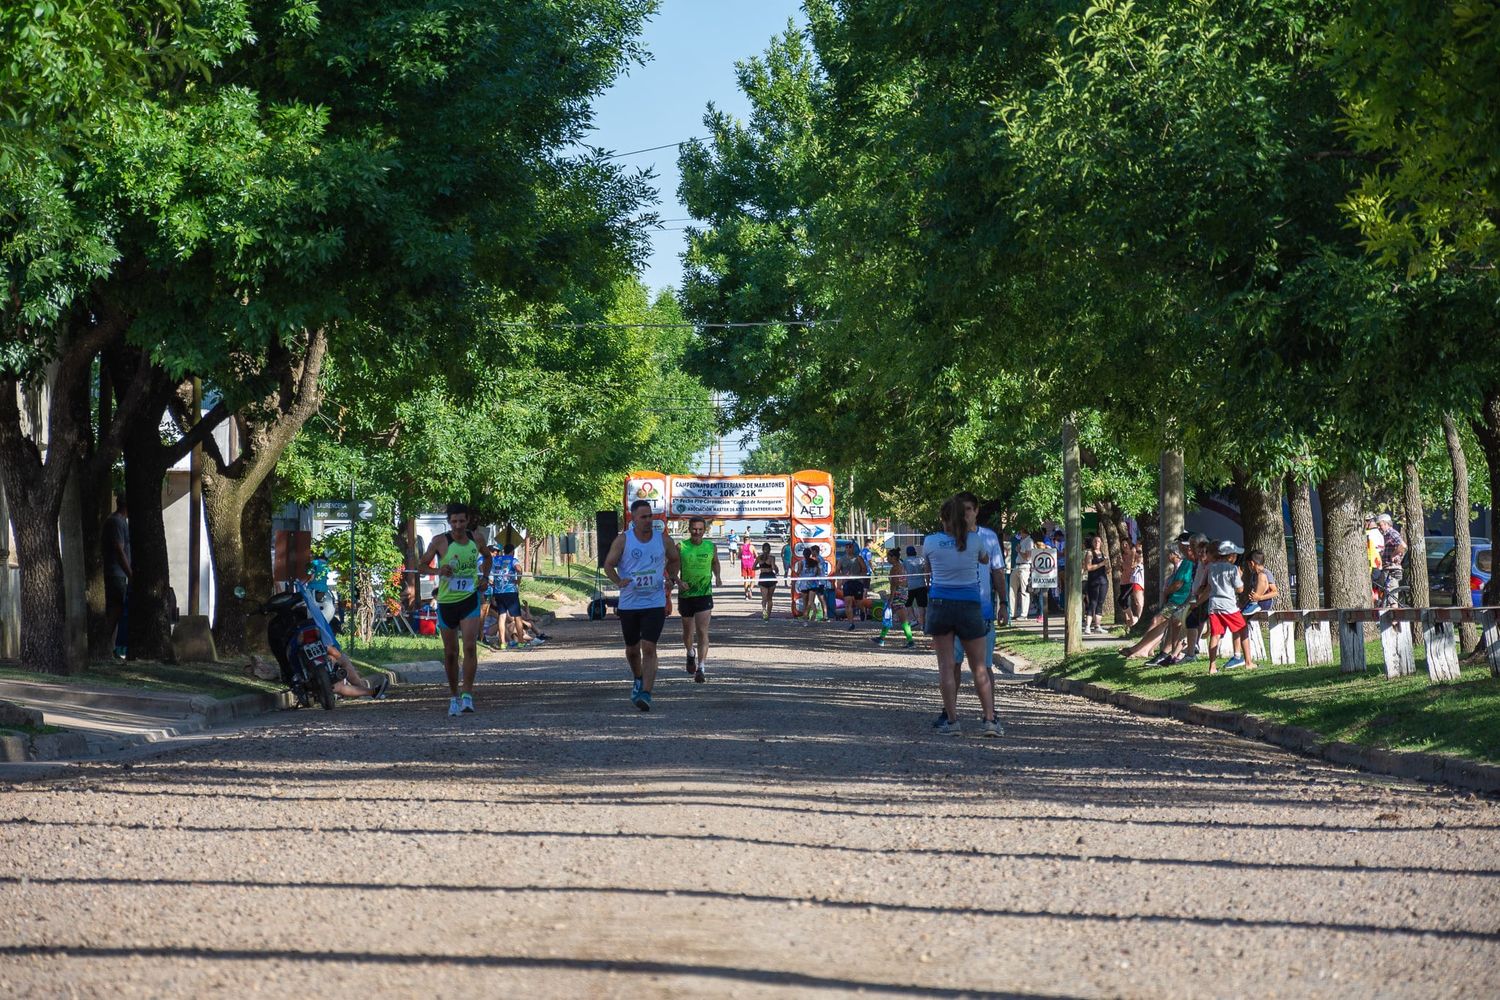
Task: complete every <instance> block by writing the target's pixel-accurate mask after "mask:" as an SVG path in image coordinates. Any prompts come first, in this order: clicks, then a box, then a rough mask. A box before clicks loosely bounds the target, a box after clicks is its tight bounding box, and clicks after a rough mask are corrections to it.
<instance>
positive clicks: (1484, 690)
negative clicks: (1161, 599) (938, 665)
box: [1000, 633, 1500, 763]
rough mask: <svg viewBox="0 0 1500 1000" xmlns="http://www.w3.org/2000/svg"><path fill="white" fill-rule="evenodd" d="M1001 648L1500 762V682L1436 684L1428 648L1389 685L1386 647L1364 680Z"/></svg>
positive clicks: (1341, 734) (1045, 647) (1170, 691)
mask: <svg viewBox="0 0 1500 1000" xmlns="http://www.w3.org/2000/svg"><path fill="white" fill-rule="evenodd" d="M1000 645H1001V646H1002V647H1004V648H1005V649H1008V650H1013V651H1015V652H1016V653H1018V654H1020V655H1021V656H1023V657H1025V658H1026V659H1028V660H1030V661H1031V662H1032V663H1033V664H1034V665H1035V666H1036V667H1037V668H1039V669H1042V670H1044V671H1045V672H1047V673H1049V674H1055V675H1057V676H1061V677H1068V678H1070V679H1072V680H1077V681H1086V682H1089V683H1093V684H1099V685H1101V686H1104V687H1108V688H1112V689H1116V690H1128V691H1131V692H1133V693H1135V694H1140V695H1145V696H1147V697H1151V698H1175V699H1180V700H1183V701H1190V702H1193V703H1195V704H1199V705H1204V706H1207V707H1209V708H1216V709H1233V710H1236V711H1243V712H1251V713H1253V714H1255V715H1258V716H1260V717H1262V718H1264V719H1268V720H1271V721H1274V722H1280V723H1283V724H1288V725H1294V726H1302V727H1304V728H1306V729H1311V730H1313V731H1314V732H1317V733H1320V734H1322V735H1323V736H1325V737H1327V738H1329V739H1336V740H1343V741H1345V742H1348V743H1359V744H1363V745H1367V746H1375V747H1381V748H1385V749H1390V750H1425V751H1430V752H1438V753H1452V754H1458V755H1460V756H1464V757H1470V758H1474V759H1477V760H1484V761H1489V762H1491V763H1500V678H1494V677H1491V676H1490V668H1489V664H1488V663H1481V664H1479V665H1477V666H1466V667H1464V669H1463V671H1462V674H1461V676H1460V678H1459V680H1457V681H1453V682H1449V683H1446V684H1432V683H1429V681H1428V679H1427V674H1426V669H1425V664H1424V662H1423V661H1424V655H1425V651H1424V650H1423V648H1422V647H1420V646H1418V647H1417V649H1416V660H1417V672H1416V673H1415V674H1414V675H1412V676H1410V677H1402V678H1399V679H1396V680H1387V679H1386V676H1385V669H1384V666H1383V663H1384V661H1383V658H1382V655H1381V651H1380V643H1379V642H1378V641H1377V642H1374V643H1372V644H1371V646H1370V647H1369V648H1368V649H1367V650H1366V662H1367V663H1369V665H1370V666H1369V669H1368V670H1366V672H1365V673H1363V674H1345V673H1342V672H1340V670H1339V667H1338V664H1337V663H1335V664H1333V665H1331V666H1323V667H1309V666H1301V665H1298V666H1273V665H1271V663H1270V662H1269V661H1267V662H1266V663H1264V664H1263V665H1262V666H1259V667H1258V668H1257V669H1255V670H1253V671H1245V670H1234V671H1228V672H1224V671H1221V672H1220V673H1219V674H1218V675H1216V676H1213V677H1210V676H1209V674H1208V667H1207V663H1206V661H1205V660H1203V659H1201V658H1200V659H1199V660H1197V661H1196V662H1194V663H1188V664H1182V665H1180V666H1175V667H1148V666H1145V664H1144V662H1143V661H1141V660H1131V661H1129V663H1128V664H1127V663H1126V661H1125V659H1124V658H1123V657H1122V656H1120V654H1119V653H1118V652H1116V651H1114V650H1112V649H1094V650H1090V651H1088V652H1086V653H1084V654H1083V655H1081V656H1078V657H1075V658H1074V659H1072V660H1069V661H1068V662H1067V663H1064V662H1063V656H1062V643H1061V642H1058V641H1050V642H1045V643H1044V642H1042V640H1041V639H1040V638H1037V637H1034V636H1014V635H1005V634H1003V633H1002V635H1001V639H1000ZM1301 656H1302V652H1301V650H1300V649H1299V657H1301ZM1304 662H1305V661H1304Z"/></svg>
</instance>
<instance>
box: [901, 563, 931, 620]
mask: <svg viewBox="0 0 1500 1000" xmlns="http://www.w3.org/2000/svg"><path fill="white" fill-rule="evenodd" d="M901 565H902V566H904V567H906V606H907V607H908V608H911V609H913V610H914V611H915V613H916V616H917V628H919V629H921V630H922V631H924V632H925V631H927V557H926V556H919V555H917V547H916V546H915V545H908V546H907V547H906V558H905V559H902V560H901Z"/></svg>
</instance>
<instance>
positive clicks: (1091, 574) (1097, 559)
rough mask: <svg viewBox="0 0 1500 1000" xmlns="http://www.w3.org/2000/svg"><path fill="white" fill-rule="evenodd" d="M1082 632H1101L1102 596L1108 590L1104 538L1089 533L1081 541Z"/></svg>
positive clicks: (1107, 559) (1107, 569) (1102, 627)
mask: <svg viewBox="0 0 1500 1000" xmlns="http://www.w3.org/2000/svg"><path fill="white" fill-rule="evenodd" d="M1083 545H1084V547H1083V573H1084V580H1083V634H1084V635H1090V634H1092V633H1095V632H1103V631H1104V625H1103V623H1102V622H1101V621H1100V619H1101V618H1102V617H1103V615H1104V598H1105V597H1106V596H1108V591H1109V556H1108V555H1107V554H1106V553H1105V551H1104V539H1103V538H1102V537H1100V536H1099V535H1097V534H1095V535H1089V537H1088V538H1087V539H1085V540H1084V543H1083Z"/></svg>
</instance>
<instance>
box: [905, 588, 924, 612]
mask: <svg viewBox="0 0 1500 1000" xmlns="http://www.w3.org/2000/svg"><path fill="white" fill-rule="evenodd" d="M913 605H915V606H917V607H919V608H925V607H927V588H926V587H913V588H911V590H909V591H907V594H906V606H907V607H908V608H909V607H912V606H913Z"/></svg>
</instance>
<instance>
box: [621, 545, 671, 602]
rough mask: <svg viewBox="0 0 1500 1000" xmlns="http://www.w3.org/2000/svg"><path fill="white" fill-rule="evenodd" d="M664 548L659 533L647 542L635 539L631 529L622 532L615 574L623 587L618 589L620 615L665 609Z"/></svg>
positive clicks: (665, 552) (665, 556)
mask: <svg viewBox="0 0 1500 1000" xmlns="http://www.w3.org/2000/svg"><path fill="white" fill-rule="evenodd" d="M666 569H667V547H666V545H665V544H663V542H662V533H661V532H655V533H654V534H652V536H651V541H649V542H643V541H641V540H640V539H639V538H637V537H636V534H635V528H633V527H632V528H630V529H629V530H628V531H626V532H625V554H624V555H623V556H622V557H621V558H620V568H619V570H618V572H619V574H620V579H621V580H623V581H624V586H622V587H621V588H620V610H621V611H644V610H646V609H647V608H664V607H666V606H667V590H666V576H665V574H666Z"/></svg>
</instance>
